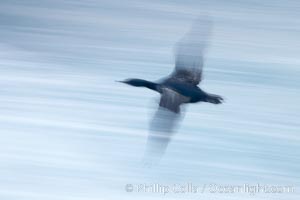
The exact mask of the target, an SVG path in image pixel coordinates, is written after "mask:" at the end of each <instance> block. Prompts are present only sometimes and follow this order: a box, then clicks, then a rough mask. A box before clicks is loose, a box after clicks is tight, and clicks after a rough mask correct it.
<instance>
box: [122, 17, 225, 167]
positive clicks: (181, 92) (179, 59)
mask: <svg viewBox="0 0 300 200" xmlns="http://www.w3.org/2000/svg"><path fill="white" fill-rule="evenodd" d="M211 26H212V22H211V20H210V19H209V18H199V19H197V20H196V21H195V22H194V23H193V25H192V27H191V28H190V30H189V31H188V32H187V33H186V34H185V35H184V36H183V37H182V38H181V39H180V40H179V42H178V43H177V44H176V46H175V69H174V70H173V72H172V73H171V74H170V75H169V76H167V77H166V78H164V79H162V80H161V81H158V82H151V81H147V80H143V79H135V78H134V79H126V80H124V81H120V82H122V83H125V84H128V85H131V86H135V87H145V88H148V89H150V90H153V91H155V92H158V93H159V94H160V101H159V107H158V110H157V111H156V113H155V115H154V117H153V120H152V121H151V123H150V132H149V136H148V141H147V147H146V152H145V156H146V159H151V160H152V161H151V162H155V161H154V160H159V159H160V158H161V156H162V155H163V154H164V152H165V150H166V148H167V146H168V144H169V142H170V139H171V137H172V135H173V133H174V129H175V127H176V125H177V123H178V121H179V119H180V117H179V116H180V113H181V111H180V108H181V106H182V105H184V104H188V103H197V102H208V103H213V104H220V103H222V102H223V98H222V97H221V96H219V95H215V94H209V93H207V92H205V91H203V90H202V89H200V87H199V86H198V84H199V83H200V82H201V80H202V74H203V73H202V69H203V59H204V54H205V50H206V48H207V45H208V40H209V36H210V32H211Z"/></svg>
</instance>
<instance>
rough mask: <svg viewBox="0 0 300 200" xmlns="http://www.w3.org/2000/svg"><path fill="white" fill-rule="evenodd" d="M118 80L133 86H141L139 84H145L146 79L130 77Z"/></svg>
mask: <svg viewBox="0 0 300 200" xmlns="http://www.w3.org/2000/svg"><path fill="white" fill-rule="evenodd" d="M118 82H121V83H125V84H128V85H132V86H135V87H141V86H145V83H146V82H147V81H145V80H141V79H135V78H130V79H126V80H124V81H118Z"/></svg>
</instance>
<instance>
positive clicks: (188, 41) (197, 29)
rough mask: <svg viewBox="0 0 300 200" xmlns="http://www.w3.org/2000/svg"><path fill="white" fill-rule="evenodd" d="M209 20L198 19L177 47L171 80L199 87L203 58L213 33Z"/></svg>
mask: <svg viewBox="0 0 300 200" xmlns="http://www.w3.org/2000/svg"><path fill="white" fill-rule="evenodd" d="M211 28H212V21H211V20H210V19H209V18H199V19H197V20H196V21H195V22H194V23H193V25H192V27H191V29H190V30H189V31H188V32H187V33H186V34H185V36H184V37H183V38H181V40H179V42H178V43H177V44H176V47H175V69H174V71H173V73H172V74H171V76H170V79H173V80H174V79H175V80H176V81H181V82H185V83H189V84H192V85H198V84H199V83H200V82H201V79H202V68H203V57H204V53H205V49H206V47H207V45H208V40H209V36H210V33H211Z"/></svg>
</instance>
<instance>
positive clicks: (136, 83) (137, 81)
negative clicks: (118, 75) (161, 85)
mask: <svg viewBox="0 0 300 200" xmlns="http://www.w3.org/2000/svg"><path fill="white" fill-rule="evenodd" d="M118 82H121V83H126V84H128V85H131V86H134V87H146V88H148V89H150V90H154V91H158V84H157V83H154V82H151V81H146V80H143V79H126V80H124V81H118Z"/></svg>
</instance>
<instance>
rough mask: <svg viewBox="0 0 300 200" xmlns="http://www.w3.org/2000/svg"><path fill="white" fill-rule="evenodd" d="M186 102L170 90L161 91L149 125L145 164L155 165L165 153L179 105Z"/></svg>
mask: <svg viewBox="0 0 300 200" xmlns="http://www.w3.org/2000/svg"><path fill="white" fill-rule="evenodd" d="M187 101H188V98H187V97H185V96H182V95H180V94H179V93H177V92H175V91H173V90H171V89H168V88H163V89H162V93H161V98H160V103H159V108H158V110H157V111H156V113H155V115H154V117H153V119H152V121H151V123H150V130H149V135H148V141H147V147H146V152H145V159H146V160H145V161H146V162H147V163H152V164H153V163H157V162H158V161H159V159H160V158H161V157H162V156H163V154H164V153H165V150H166V148H167V146H168V144H169V142H170V140H171V138H172V136H173V134H174V131H175V129H176V126H177V124H178V122H179V119H180V105H181V104H183V103H186V102H187Z"/></svg>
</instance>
